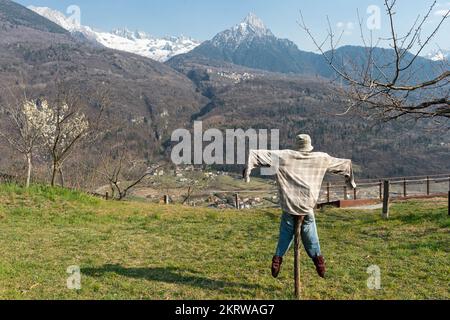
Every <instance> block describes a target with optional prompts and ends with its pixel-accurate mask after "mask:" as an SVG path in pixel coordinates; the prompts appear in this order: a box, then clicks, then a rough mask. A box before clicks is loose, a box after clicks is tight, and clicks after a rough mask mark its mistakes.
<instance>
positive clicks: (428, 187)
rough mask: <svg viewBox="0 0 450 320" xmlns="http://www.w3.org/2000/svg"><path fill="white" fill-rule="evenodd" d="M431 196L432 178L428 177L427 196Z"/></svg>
mask: <svg viewBox="0 0 450 320" xmlns="http://www.w3.org/2000/svg"><path fill="white" fill-rule="evenodd" d="M429 195H430V177H427V196H429Z"/></svg>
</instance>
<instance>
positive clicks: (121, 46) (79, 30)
mask: <svg viewBox="0 0 450 320" xmlns="http://www.w3.org/2000/svg"><path fill="white" fill-rule="evenodd" d="M28 8H29V9H30V10H32V11H34V12H36V13H37V14H39V15H41V16H42V17H45V18H47V19H49V20H50V21H53V22H54V23H56V24H58V25H59V26H61V27H62V28H64V29H65V30H67V31H69V32H71V33H72V34H73V35H75V36H77V37H79V38H84V39H86V41H89V42H91V43H93V44H97V45H101V46H104V47H107V48H110V49H115V50H120V51H125V52H130V53H134V54H137V55H140V56H143V57H146V58H150V59H153V60H156V61H158V62H165V61H167V60H168V59H170V58H171V57H173V56H176V55H179V54H182V53H186V52H189V51H191V50H192V49H194V48H195V47H196V46H198V45H199V44H200V42H198V41H196V40H194V39H192V38H188V37H184V36H180V37H163V38H154V37H150V36H149V35H148V34H146V33H145V32H141V31H134V32H133V31H129V30H127V29H126V28H122V29H120V28H116V29H114V30H112V31H111V32H104V31H98V30H94V29H93V28H91V27H88V26H84V25H81V24H79V23H77V22H73V21H71V20H70V19H69V18H68V17H66V16H65V15H64V14H63V13H61V12H59V11H57V10H53V9H51V8H48V7H35V6H29V7H28Z"/></svg>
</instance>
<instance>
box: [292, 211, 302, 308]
mask: <svg viewBox="0 0 450 320" xmlns="http://www.w3.org/2000/svg"><path fill="white" fill-rule="evenodd" d="M294 219H295V238H294V281H295V297H296V298H297V299H299V300H300V298H301V293H302V286H301V281H300V242H301V234H302V224H303V220H304V217H302V216H295V217H294Z"/></svg>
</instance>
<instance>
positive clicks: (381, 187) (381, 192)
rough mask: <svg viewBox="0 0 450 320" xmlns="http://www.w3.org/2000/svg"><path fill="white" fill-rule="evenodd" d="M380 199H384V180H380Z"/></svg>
mask: <svg viewBox="0 0 450 320" xmlns="http://www.w3.org/2000/svg"><path fill="white" fill-rule="evenodd" d="M380 200H383V182H382V181H381V180H380Z"/></svg>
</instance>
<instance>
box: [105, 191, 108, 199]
mask: <svg viewBox="0 0 450 320" xmlns="http://www.w3.org/2000/svg"><path fill="white" fill-rule="evenodd" d="M105 200H109V192H108V191H106V194H105Z"/></svg>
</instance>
